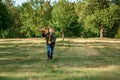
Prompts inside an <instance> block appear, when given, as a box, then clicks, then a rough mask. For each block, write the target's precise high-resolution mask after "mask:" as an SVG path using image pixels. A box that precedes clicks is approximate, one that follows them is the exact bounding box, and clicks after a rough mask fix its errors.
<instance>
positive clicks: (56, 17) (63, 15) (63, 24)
mask: <svg viewBox="0 0 120 80" xmlns="http://www.w3.org/2000/svg"><path fill="white" fill-rule="evenodd" d="M73 12H74V9H73V7H72V5H71V3H70V2H68V1H67V0H60V1H59V2H58V3H56V4H55V5H54V7H53V10H52V22H53V24H54V25H55V26H56V27H57V28H59V30H60V32H61V33H62V39H63V40H64V34H65V31H67V28H69V27H70V25H71V23H72V22H73V20H74V14H73Z"/></svg>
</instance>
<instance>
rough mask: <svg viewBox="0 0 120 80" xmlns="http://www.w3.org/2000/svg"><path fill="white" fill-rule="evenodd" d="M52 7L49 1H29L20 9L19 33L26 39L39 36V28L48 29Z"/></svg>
mask: <svg viewBox="0 0 120 80" xmlns="http://www.w3.org/2000/svg"><path fill="white" fill-rule="evenodd" d="M51 10H52V7H51V5H50V2H49V1H44V0H40V1H39V0H30V2H27V3H24V4H23V5H22V7H21V22H22V24H23V26H22V28H21V32H22V33H24V34H25V35H26V36H27V37H37V36H40V35H39V34H40V33H39V28H42V27H49V26H50V21H51V14H50V13H51Z"/></svg>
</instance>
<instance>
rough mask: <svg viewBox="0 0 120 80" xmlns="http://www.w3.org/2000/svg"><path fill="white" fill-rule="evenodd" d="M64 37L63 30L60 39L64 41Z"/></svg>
mask: <svg viewBox="0 0 120 80" xmlns="http://www.w3.org/2000/svg"><path fill="white" fill-rule="evenodd" d="M64 37H65V35H64V32H62V40H63V41H64Z"/></svg>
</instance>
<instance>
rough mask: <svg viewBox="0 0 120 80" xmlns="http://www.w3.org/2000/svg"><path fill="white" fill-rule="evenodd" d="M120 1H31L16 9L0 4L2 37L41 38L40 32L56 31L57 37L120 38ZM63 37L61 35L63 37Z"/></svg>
mask: <svg viewBox="0 0 120 80" xmlns="http://www.w3.org/2000/svg"><path fill="white" fill-rule="evenodd" d="M119 3H120V0H77V1H76V2H71V1H70V0H59V1H55V2H54V3H53V4H51V2H50V1H49V0H29V1H28V2H25V3H23V4H22V5H21V6H14V0H4V3H3V2H2V1H0V37H1V38H13V37H14V38H15V37H40V36H41V35H40V32H39V29H41V28H43V27H46V28H49V27H54V29H55V33H56V34H57V36H58V37H60V36H63V35H65V36H66V37H99V35H100V37H101V36H105V37H110V38H114V37H115V35H119V33H118V30H119V26H120V5H119ZM61 33H62V34H61Z"/></svg>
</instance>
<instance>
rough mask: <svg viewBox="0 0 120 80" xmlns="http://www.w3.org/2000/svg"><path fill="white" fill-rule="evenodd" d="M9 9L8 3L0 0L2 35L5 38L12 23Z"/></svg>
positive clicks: (0, 35)
mask: <svg viewBox="0 0 120 80" xmlns="http://www.w3.org/2000/svg"><path fill="white" fill-rule="evenodd" d="M9 15H10V14H9V11H8V9H7V7H6V5H5V4H4V3H3V2H2V0H0V33H1V34H0V37H2V38H5V37H6V36H7V35H8V32H7V31H8V29H9V27H10V26H9V25H10V18H9Z"/></svg>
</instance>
